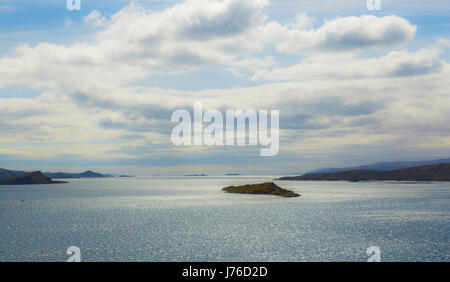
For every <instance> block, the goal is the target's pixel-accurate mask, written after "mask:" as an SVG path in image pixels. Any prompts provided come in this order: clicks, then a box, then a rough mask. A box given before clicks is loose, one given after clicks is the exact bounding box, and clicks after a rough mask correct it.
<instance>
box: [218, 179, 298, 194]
mask: <svg viewBox="0 0 450 282" xmlns="http://www.w3.org/2000/svg"><path fill="white" fill-rule="evenodd" d="M222 191H225V192H228V193H239V194H267V195H275V196H281V197H299V196H300V195H299V194H297V193H294V192H292V191H290V190H287V189H283V188H281V187H279V186H277V185H276V184H275V183H273V182H267V183H261V184H247V185H242V186H228V187H225V188H223V189H222Z"/></svg>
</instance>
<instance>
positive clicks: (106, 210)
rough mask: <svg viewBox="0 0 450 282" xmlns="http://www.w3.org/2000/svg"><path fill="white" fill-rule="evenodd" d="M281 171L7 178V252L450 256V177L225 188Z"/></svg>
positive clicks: (1, 250)
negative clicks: (371, 251) (252, 191)
mask: <svg viewBox="0 0 450 282" xmlns="http://www.w3.org/2000/svg"><path fill="white" fill-rule="evenodd" d="M272 178H273V177H241V176H240V177H216V178H215V177H197V178H196V177H190V178H189V177H183V178H181V177H175V178H162V177H153V178H120V179H119V178H105V179H71V180H69V181H70V183H68V184H61V185H37V186H33V185H32V186H0V225H1V228H0V260H1V261H65V260H67V258H68V257H69V256H68V255H66V250H67V248H68V247H69V246H77V247H79V248H80V250H81V258H82V260H83V261H366V260H367V258H368V256H367V254H366V249H367V248H368V247H370V246H379V247H380V249H381V260H383V261H450V244H449V239H450V182H444V183H437V182H435V183H386V182H367V183H350V182H309V181H307V182H297V181H277V182H276V183H277V184H278V185H280V186H282V187H284V188H287V189H291V190H294V191H295V192H297V193H299V194H301V197H298V198H279V197H275V196H267V195H238V194H226V193H223V192H222V191H220V189H221V188H223V187H225V186H228V185H236V184H248V183H258V182H263V181H267V180H270V179H272Z"/></svg>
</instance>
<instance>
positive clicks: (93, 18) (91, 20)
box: [83, 10, 106, 26]
mask: <svg viewBox="0 0 450 282" xmlns="http://www.w3.org/2000/svg"><path fill="white" fill-rule="evenodd" d="M83 22H85V23H87V24H92V25H93V26H103V25H105V24H106V18H105V17H103V16H102V14H101V13H100V12H99V11H97V10H94V11H92V12H90V13H89V14H88V15H87V16H85V17H84V18H83Z"/></svg>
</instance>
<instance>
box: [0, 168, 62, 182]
mask: <svg viewBox="0 0 450 282" xmlns="http://www.w3.org/2000/svg"><path fill="white" fill-rule="evenodd" d="M60 183H67V182H64V181H54V180H52V179H51V178H50V177H47V176H45V175H44V174H42V172H40V171H33V172H29V173H23V174H19V175H16V176H11V177H7V178H3V179H0V185H25V184H60Z"/></svg>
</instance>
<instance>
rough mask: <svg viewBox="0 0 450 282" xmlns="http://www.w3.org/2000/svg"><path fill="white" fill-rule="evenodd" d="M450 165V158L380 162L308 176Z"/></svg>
mask: <svg viewBox="0 0 450 282" xmlns="http://www.w3.org/2000/svg"><path fill="white" fill-rule="evenodd" d="M443 163H450V158H447V159H437V160H431V161H406V162H401V161H397V162H379V163H374V164H368V165H359V166H352V167H343V168H322V169H316V170H312V171H308V172H307V174H310V173H323V172H339V171H349V170H382V171H389V170H395V169H402V168H409V167H417V166H424V165H435V164H443Z"/></svg>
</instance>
